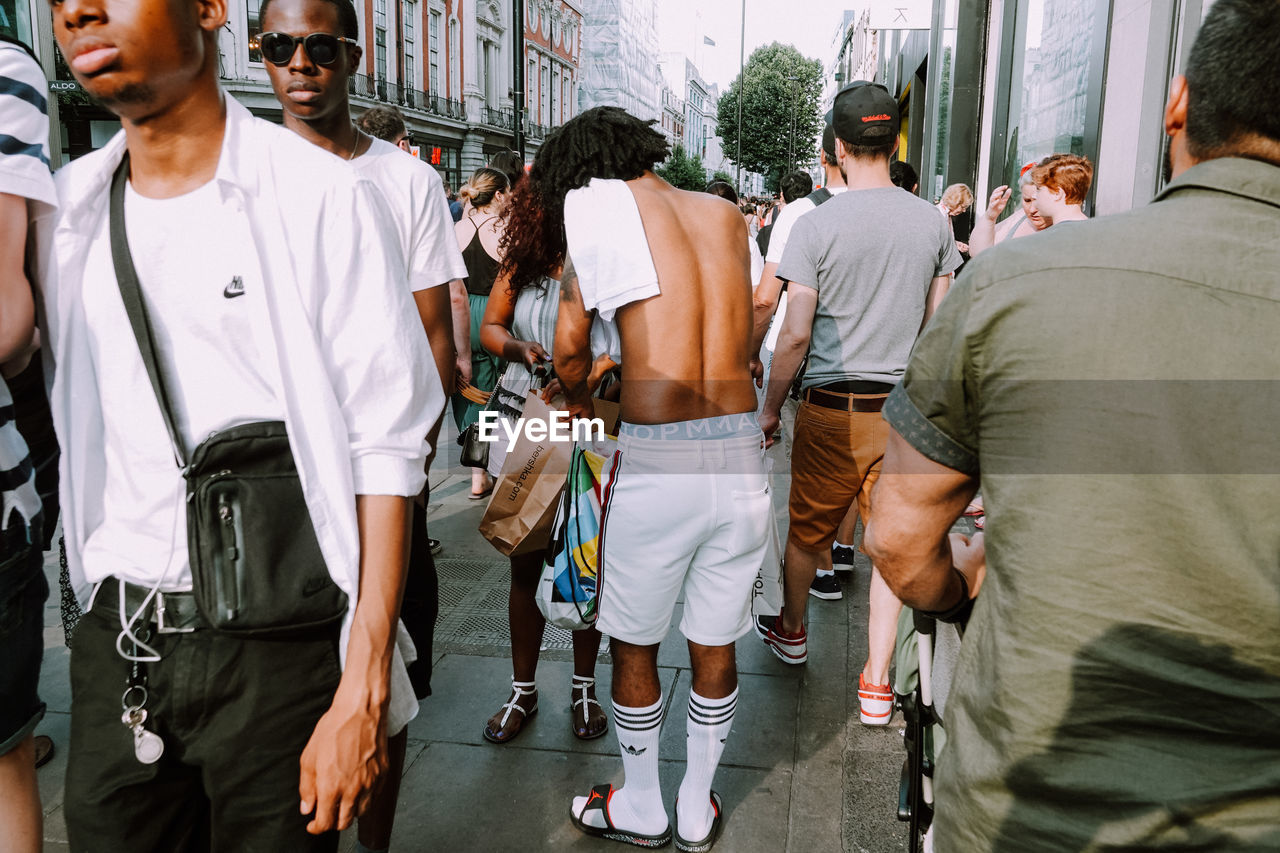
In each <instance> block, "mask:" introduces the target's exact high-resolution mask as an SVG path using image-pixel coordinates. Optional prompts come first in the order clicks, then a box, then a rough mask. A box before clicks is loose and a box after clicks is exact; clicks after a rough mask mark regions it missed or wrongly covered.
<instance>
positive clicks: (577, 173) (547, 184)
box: [499, 107, 670, 293]
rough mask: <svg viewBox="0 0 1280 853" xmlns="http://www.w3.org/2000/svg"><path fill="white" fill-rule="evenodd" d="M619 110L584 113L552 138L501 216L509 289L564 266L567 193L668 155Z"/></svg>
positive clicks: (651, 133)
mask: <svg viewBox="0 0 1280 853" xmlns="http://www.w3.org/2000/svg"><path fill="white" fill-rule="evenodd" d="M655 124H657V121H655V120H652V119H651V120H649V121H642V120H640V119H638V118H636V117H635V116H633V115H631V114H630V113H628V112H627V111H626V110H624V109H622V108H620V107H595V108H593V109H589V110H587V111H586V112H583V113H579V114H578V115H577V116H574V117H573V118H572V119H570V120H569V121H567V122H565V123H564V124H563V125H561V126H560V127H558V128H557V129H556V130H554V131H552V132H551V133H550V134H548V135H547V138H546V140H545V141H544V142H543V143H542V147H541V148H539V149H538V154H537V156H535V157H534V158H533V167H532V168H531V169H530V170H529V175H528V180H524V181H521V182H520V184H519V185H518V186H517V187H516V192H515V195H514V196H513V198H512V199H511V202H510V203H509V204H508V206H507V208H506V211H505V212H504V214H503V216H504V217H505V220H506V221H505V231H504V235H503V238H502V246H501V249H500V253H501V255H502V258H503V260H502V266H501V268H500V270H499V275H505V276H507V281H508V287H509V288H510V290H511V292H512V293H517V292H519V291H520V290H521V289H522V288H524V287H527V286H528V285H530V284H533V283H535V282H538V281H539V280H540V279H541V278H542V277H543V276H548V275H550V274H551V273H553V272H555V271H556V270H557V269H559V268H560V266H561V265H562V264H563V263H564V256H565V250H566V248H567V245H566V241H565V232H564V197H565V196H566V195H568V193H569V191H570V190H576V189H578V188H580V187H585V186H586V185H587V184H588V183H590V182H591V179H592V178H604V179H606V180H619V181H631V180H635V179H636V178H638V177H640V176H641V175H643V174H644V173H645V172H647V171H649V170H650V169H652V168H653V167H654V165H655V164H657V163H661V162H662V161H663V160H665V159H666V158H667V155H668V153H670V145H669V144H668V143H667V138H666V137H665V136H663V135H662V133H661V132H660V131H657V130H655V129H654V127H653V126H654V125H655Z"/></svg>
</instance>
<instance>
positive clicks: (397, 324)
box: [37, 97, 445, 666]
mask: <svg viewBox="0 0 1280 853" xmlns="http://www.w3.org/2000/svg"><path fill="white" fill-rule="evenodd" d="M226 109H227V121H226V131H225V135H224V137H223V141H222V154H221V157H220V158H219V161H218V167H217V171H216V173H215V175H214V182H215V183H216V184H217V186H218V189H219V191H220V193H219V194H220V198H221V201H222V203H223V204H226V205H230V206H232V208H233V209H234V210H235V211H237V212H238V213H239V214H240V215H243V216H244V217H245V218H246V219H247V220H248V222H249V225H250V232H251V233H252V235H253V240H254V246H253V248H254V249H255V250H256V252H257V255H258V258H259V260H260V262H261V266H262V273H263V286H262V287H260V288H255V289H252V290H250V289H246V293H245V297H244V298H245V300H246V301H247V302H248V306H247V307H249V308H251V309H252V317H253V327H254V334H255V338H256V342H257V344H258V347H259V351H260V352H261V353H262V355H263V358H264V361H265V370H266V372H267V373H268V375H269V376H270V378H271V379H272V381H273V385H274V391H275V393H276V398H277V400H279V401H280V402H281V403H282V405H283V408H284V411H285V423H286V424H287V427H288V431H289V439H290V444H291V445H292V448H293V455H294V459H295V460H296V462H297V465H298V471H299V474H300V476H301V480H302V486H303V492H304V495H305V497H306V502H307V508H308V510H309V512H310V515H311V520H312V522H313V524H314V525H315V529H316V535H317V538H318V540H319V543H320V548H321V551H322V552H323V554H324V557H325V561H326V563H327V565H328V567H329V573H330V575H332V577H333V580H334V582H335V583H337V585H338V586H339V587H340V588H341V589H342V590H343V591H345V592H346V593H347V596H348V598H349V600H350V608H349V610H348V613H347V618H346V620H345V621H344V623H343V629H342V643H341V648H342V649H343V652H344V660H345V649H346V641H347V637H348V634H349V630H350V626H351V618H352V614H353V613H354V610H355V604H356V598H357V593H358V589H359V565H360V540H359V533H358V530H357V525H356V510H355V496H356V495H358V494H361V495H401V496H410V495H416V494H418V493H419V492H420V491H421V490H422V487H423V485H424V483H425V472H424V462H425V458H426V453H427V449H428V448H427V445H426V442H425V440H424V438H423V437H424V436H425V435H426V434H427V432H428V430H429V429H430V427H431V426H432V424H433V423H434V422H435V420H436V418H437V417H438V416H439V415H440V413H441V412H442V411H443V408H444V400H445V398H444V392H443V389H442V387H441V383H440V378H439V375H438V373H437V371H436V369H435V366H434V364H435V363H434V361H433V360H432V359H431V354H430V350H429V348H428V345H427V338H426V334H425V333H424V331H423V328H422V324H421V322H420V320H419V318H418V314H417V311H416V309H415V307H414V304H413V300H412V297H411V295H410V292H409V289H408V288H407V287H406V286H405V281H406V275H407V273H406V268H405V260H404V254H403V250H402V249H401V247H400V245H399V241H398V239H397V237H396V234H397V231H396V228H395V224H394V221H393V219H392V216H391V213H390V211H389V210H388V208H387V206H386V202H385V200H384V199H383V198H382V195H381V193H380V192H379V191H378V190H377V189H376V188H375V187H374V186H373V185H372V184H371V183H370V182H369V181H367V180H366V179H363V178H360V177H359V176H358V175H356V174H355V173H354V172H353V171H352V170H351V169H350V168H348V167H347V166H345V165H344V164H342V163H341V162H340V161H339V160H338V159H337V158H335V157H334V156H333V155H332V154H330V153H328V152H326V151H324V150H322V149H320V148H318V147H316V146H315V145H312V144H311V143H309V142H307V141H305V140H303V139H302V138H301V137H299V136H297V135H295V134H293V133H290V132H289V131H287V130H284V129H283V128H281V127H279V126H276V125H273V124H271V123H269V122H266V121H263V120H261V119H257V118H254V117H253V116H252V115H250V114H249V111H248V110H246V109H245V108H244V107H243V106H241V105H240V104H239V103H237V102H236V101H235V100H233V99H231V98H229V97H228V98H226ZM124 153H125V139H124V134H123V132H121V133H119V134H117V135H116V136H115V137H114V138H113V139H112V140H111V141H110V142H109V143H107V145H106V146H105V147H104V148H102V149H101V150H99V151H95V152H93V153H92V154H89V155H87V156H85V157H83V158H81V159H79V160H77V161H75V162H74V163H72V164H70V165H68V166H67V167H66V168H64V169H62V170H60V171H59V172H58V174H57V175H56V184H57V188H58V200H59V210H58V212H57V213H56V215H54V216H52V217H46V218H45V219H43V220H40V221H39V222H38V223H37V232H38V237H39V241H40V264H39V269H38V279H39V281H40V285H41V288H42V295H43V311H44V315H45V316H44V317H43V320H44V323H43V326H42V328H44V329H45V330H46V332H47V335H48V343H47V345H46V346H45V347H44V350H45V354H46V359H47V360H48V362H49V366H51V367H53V368H54V369H53V370H52V371H50V372H51V373H52V375H53V384H52V388H51V390H50V402H51V407H52V409H53V419H54V425H55V427H56V429H57V433H58V440H59V443H60V444H61V448H62V459H61V470H60V474H61V484H60V487H61V495H60V497H61V507H62V513H63V527H64V530H65V533H66V545H67V560H68V567H69V569H70V572H71V582H72V584H73V586H74V587H75V590H76V594H77V597H78V598H79V599H80V601H81V603H82V604H87V602H88V600H89V597H90V594H91V592H92V584H91V583H90V582H89V581H88V580H87V578H86V576H85V572H84V565H83V562H82V554H83V551H84V546H85V542H86V541H87V539H88V537H89V535H90V534H91V533H92V532H93V531H94V530H95V529H96V528H97V527H98V526H99V524H100V523H101V521H102V518H103V493H104V483H105V477H106V467H105V463H104V449H103V442H104V430H103V422H102V408H101V401H100V397H99V390H98V389H99V385H100V383H105V382H110V381H111V377H110V376H105V375H99V374H98V373H97V371H96V370H95V365H94V363H93V359H92V355H91V352H90V349H89V345H88V335H87V334H86V326H85V322H86V321H85V314H84V308H83V300H82V293H83V291H84V289H85V287H86V282H87V281H89V280H90V279H91V278H92V277H99V278H105V279H107V280H108V282H109V284H110V286H111V287H112V288H114V287H115V286H116V285H115V276H114V271H113V270H112V269H111V268H110V267H109V266H98V267H96V268H92V269H90V268H87V267H86V264H85V258H86V255H87V252H88V249H89V245H90V243H91V241H92V239H93V235H94V234H95V233H98V231H99V229H100V227H101V224H102V222H103V221H104V220H105V219H106V217H107V216H108V191H109V188H110V182H111V176H112V174H113V173H114V171H115V169H116V167H117V166H118V165H119V163H120V161H121V159H122V157H123V155H124ZM95 284H101V282H97V283H95ZM137 357H138V359H139V360H141V356H140V355H138V356H137ZM137 404H138V407H139V410H140V412H142V411H146V412H147V414H148V416H154V417H156V418H159V417H160V410H159V404H158V403H157V401H156V400H155V398H154V395H148V396H147V397H146V399H139V400H138V401H137ZM398 664H399V666H403V664H402V663H399V661H398Z"/></svg>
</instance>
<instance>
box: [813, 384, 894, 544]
mask: <svg viewBox="0 0 1280 853" xmlns="http://www.w3.org/2000/svg"><path fill="white" fill-rule="evenodd" d="M859 396H863V395H859ZM865 396H867V397H869V398H875V397H883V396H885V395H882V394H868V395H865ZM888 441H889V424H888V423H886V422H885V420H884V417H883V416H882V415H881V414H880V412H842V411H839V410H836V409H826V408H823V407H822V406H815V405H813V404H812V403H801V404H800V408H799V410H798V411H797V412H796V423H795V439H794V440H793V442H792V445H791V499H790V502H789V504H790V506H789V509H790V512H791V530H790V534H789V538H790V540H791V541H792V542H795V544H796V545H798V546H800V547H801V548H803V549H805V550H806V551H822V550H825V549H827V548H830V547H831V543H832V542H834V541H835V538H836V529H837V528H838V527H839V526H840V522H841V521H842V520H843V519H844V517H845V515H847V514H848V512H849V508H850V507H852V506H853V505H854V502H855V501H856V502H857V505H858V514H859V515H860V516H862V523H863V524H866V522H867V517H868V516H869V514H870V512H871V487H872V486H874V485H875V482H876V478H877V477H879V476H880V463H881V461H882V460H883V459H884V448H885V444H886V443H888Z"/></svg>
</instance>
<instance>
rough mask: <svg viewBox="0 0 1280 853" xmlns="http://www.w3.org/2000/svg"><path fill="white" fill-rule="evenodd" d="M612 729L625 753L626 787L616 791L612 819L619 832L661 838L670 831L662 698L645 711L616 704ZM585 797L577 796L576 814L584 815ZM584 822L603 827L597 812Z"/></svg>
mask: <svg viewBox="0 0 1280 853" xmlns="http://www.w3.org/2000/svg"><path fill="white" fill-rule="evenodd" d="M613 727H614V732H615V733H616V734H617V736H618V746H619V747H620V750H619V751H620V752H621V753H622V772H623V787H621V788H619V789H617V790H615V791H614V792H613V797H612V799H610V801H609V817H610V818H611V819H612V820H613V825H614V826H616V827H617V828H618V829H625V830H628V831H630V832H638V833H640V834H642V835H658V834H660V833H662V832H663V831H664V830H666V828H667V809H666V807H665V806H664V805H663V804H662V790H661V789H660V788H659V787H658V741H659V740H660V738H661V735H662V699H661V698H659V699H658V701H657V702H654V703H653V704H652V705H649V706H648V707H645V708H628V707H626V706H624V705H619V704H618V703H617V702H614V703H613ZM586 802H587V798H586V797H575V798H574V800H573V811H574V814H582V807H583V806H584V805H586ZM584 822H585V823H587V824H589V825H591V826H597V827H601V828H603V827H604V821H603V819H601V817H600V813H599V812H598V811H596V810H594V809H593V810H591V811H589V812H587V815H586V817H585V818H584Z"/></svg>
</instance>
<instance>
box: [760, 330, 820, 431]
mask: <svg viewBox="0 0 1280 853" xmlns="http://www.w3.org/2000/svg"><path fill="white" fill-rule="evenodd" d="M808 349H809V339H808V338H797V337H792V336H790V335H788V334H787V333H786V331H785V330H784V331H783V333H782V334H780V335H779V336H778V347H777V349H775V350H774V352H773V367H772V368H771V370H770V372H769V387H768V388H767V389H766V390H765V395H764V410H765V411H767V412H779V411H782V404H783V402H785V401H786V399H787V391H788V390H789V389H790V388H791V382H792V381H793V380H794V379H795V378H796V373H797V372H798V371H799V370H800V363H801V362H802V361H804V354H805V353H806V352H807V351H808Z"/></svg>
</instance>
